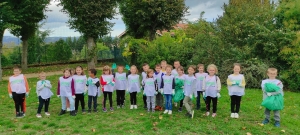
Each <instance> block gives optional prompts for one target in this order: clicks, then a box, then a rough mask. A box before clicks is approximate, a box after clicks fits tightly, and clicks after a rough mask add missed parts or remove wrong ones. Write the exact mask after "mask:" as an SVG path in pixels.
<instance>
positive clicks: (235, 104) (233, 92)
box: [227, 63, 246, 118]
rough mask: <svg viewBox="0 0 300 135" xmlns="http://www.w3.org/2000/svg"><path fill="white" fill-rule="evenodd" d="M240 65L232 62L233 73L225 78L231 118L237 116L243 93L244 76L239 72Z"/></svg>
mask: <svg viewBox="0 0 300 135" xmlns="http://www.w3.org/2000/svg"><path fill="white" fill-rule="evenodd" d="M240 71H241V65H240V64H239V63H235V64H233V74H231V75H229V76H228V78H227V85H228V93H229V96H230V99H231V115H230V117H231V118H239V111H240V104H241V99H242V96H243V95H245V85H246V82H245V78H244V75H242V74H240Z"/></svg>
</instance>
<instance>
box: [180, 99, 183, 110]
mask: <svg viewBox="0 0 300 135" xmlns="http://www.w3.org/2000/svg"><path fill="white" fill-rule="evenodd" d="M182 106H183V99H182V100H180V105H179V107H180V108H182Z"/></svg>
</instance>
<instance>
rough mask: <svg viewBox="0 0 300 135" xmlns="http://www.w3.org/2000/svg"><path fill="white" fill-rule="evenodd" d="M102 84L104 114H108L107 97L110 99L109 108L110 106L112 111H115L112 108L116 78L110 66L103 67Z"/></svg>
mask: <svg viewBox="0 0 300 135" xmlns="http://www.w3.org/2000/svg"><path fill="white" fill-rule="evenodd" d="M100 83H101V85H102V91H103V94H104V99H103V109H102V110H103V112H106V111H107V110H106V99H107V96H108V98H109V106H110V111H114V108H113V107H112V102H113V101H112V93H113V91H114V86H115V79H114V76H113V75H112V72H111V69H110V67H109V66H107V65H106V66H104V67H103V74H102V75H101V78H100Z"/></svg>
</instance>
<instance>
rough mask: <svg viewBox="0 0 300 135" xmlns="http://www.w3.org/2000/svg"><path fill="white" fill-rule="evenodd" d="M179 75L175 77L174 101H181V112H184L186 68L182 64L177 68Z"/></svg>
mask: <svg viewBox="0 0 300 135" xmlns="http://www.w3.org/2000/svg"><path fill="white" fill-rule="evenodd" d="M177 72H178V76H177V77H175V95H174V102H176V103H178V102H179V109H178V111H179V112H182V106H183V99H184V92H183V87H184V77H185V75H184V74H183V73H184V69H183V67H182V66H179V67H178V68H177Z"/></svg>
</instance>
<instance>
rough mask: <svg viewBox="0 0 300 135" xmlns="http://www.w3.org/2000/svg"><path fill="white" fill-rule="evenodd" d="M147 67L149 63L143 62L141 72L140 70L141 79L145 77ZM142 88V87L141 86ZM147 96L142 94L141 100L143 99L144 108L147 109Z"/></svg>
mask: <svg viewBox="0 0 300 135" xmlns="http://www.w3.org/2000/svg"><path fill="white" fill-rule="evenodd" d="M148 69H149V65H148V64H147V63H144V64H143V72H142V80H144V79H146V77H147V70H148ZM142 89H143V88H142ZM146 100H147V97H146V96H145V95H143V101H144V109H147V102H146Z"/></svg>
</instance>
